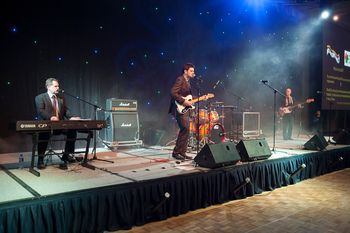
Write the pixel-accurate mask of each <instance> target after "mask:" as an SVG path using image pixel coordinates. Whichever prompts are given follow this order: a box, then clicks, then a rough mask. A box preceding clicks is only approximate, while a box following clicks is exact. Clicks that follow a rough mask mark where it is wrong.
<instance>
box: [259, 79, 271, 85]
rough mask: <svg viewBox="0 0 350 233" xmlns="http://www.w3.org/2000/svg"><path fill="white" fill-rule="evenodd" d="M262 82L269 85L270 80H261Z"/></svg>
mask: <svg viewBox="0 0 350 233" xmlns="http://www.w3.org/2000/svg"><path fill="white" fill-rule="evenodd" d="M260 82H262V83H263V84H265V83H269V81H268V80H260Z"/></svg>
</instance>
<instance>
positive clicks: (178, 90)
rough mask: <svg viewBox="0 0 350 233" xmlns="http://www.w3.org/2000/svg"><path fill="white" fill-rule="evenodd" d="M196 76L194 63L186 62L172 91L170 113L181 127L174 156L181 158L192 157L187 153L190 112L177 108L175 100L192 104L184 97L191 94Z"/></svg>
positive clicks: (184, 103) (188, 104) (186, 104)
mask: <svg viewBox="0 0 350 233" xmlns="http://www.w3.org/2000/svg"><path fill="white" fill-rule="evenodd" d="M194 77H195V73H194V65H193V64H191V63H187V64H185V65H184V67H183V74H182V75H181V76H179V77H178V78H177V79H176V81H175V84H174V85H173V87H172V88H171V91H170V94H171V102H170V107H169V113H170V114H172V115H173V116H174V117H175V118H176V121H177V124H178V126H179V128H180V131H179V134H178V136H177V140H176V145H175V147H174V150H173V155H172V156H173V157H174V158H175V159H179V160H183V159H191V157H189V156H187V155H186V150H187V141H188V137H189V133H190V131H189V115H188V114H189V112H186V113H185V114H182V113H179V112H178V111H177V109H176V104H175V101H176V102H177V103H179V104H182V105H183V106H192V101H189V100H185V98H184V97H186V96H187V95H191V85H190V79H192V78H194Z"/></svg>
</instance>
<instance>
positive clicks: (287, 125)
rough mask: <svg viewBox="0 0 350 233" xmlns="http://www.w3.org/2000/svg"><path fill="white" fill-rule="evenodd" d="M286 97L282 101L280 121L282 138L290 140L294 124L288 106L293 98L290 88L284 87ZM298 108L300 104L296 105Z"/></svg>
mask: <svg viewBox="0 0 350 233" xmlns="http://www.w3.org/2000/svg"><path fill="white" fill-rule="evenodd" d="M285 94H286V98H285V99H284V101H283V102H282V106H281V108H282V109H285V111H284V115H283V119H282V123H283V140H292V132H293V124H294V117H293V112H292V110H289V109H288V107H291V106H293V104H294V100H293V96H292V89H291V88H289V87H288V88H287V89H286V92H285ZM298 107H299V108H300V107H301V105H298Z"/></svg>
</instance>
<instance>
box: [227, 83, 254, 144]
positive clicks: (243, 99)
mask: <svg viewBox="0 0 350 233" xmlns="http://www.w3.org/2000/svg"><path fill="white" fill-rule="evenodd" d="M221 84H223V82H221ZM222 87H223V89H224V92H225V93H226V94H229V95H231V96H233V97H235V98H236V100H237V107H236V109H237V110H238V111H239V110H240V109H239V108H240V101H242V102H246V103H249V102H247V101H246V100H245V98H243V97H242V96H239V95H237V94H235V93H233V92H232V91H228V90H227V89H226V88H225V85H222ZM234 109H235V108H234V107H232V112H231V114H232V117H231V132H233V129H232V126H233V116H234ZM242 112H243V111H242ZM236 140H239V130H238V123H237V124H236Z"/></svg>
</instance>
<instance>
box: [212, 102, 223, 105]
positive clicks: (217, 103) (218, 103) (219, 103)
mask: <svg viewBox="0 0 350 233" xmlns="http://www.w3.org/2000/svg"><path fill="white" fill-rule="evenodd" d="M221 104H224V102H218V101H217V102H214V103H211V104H210V105H221Z"/></svg>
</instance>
